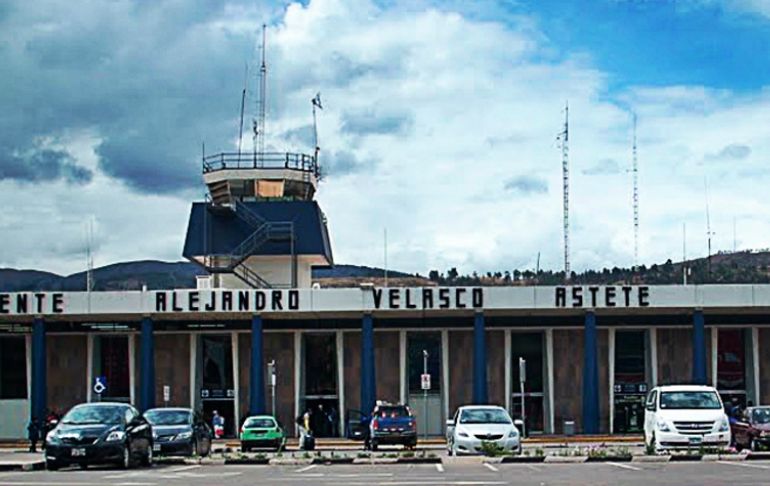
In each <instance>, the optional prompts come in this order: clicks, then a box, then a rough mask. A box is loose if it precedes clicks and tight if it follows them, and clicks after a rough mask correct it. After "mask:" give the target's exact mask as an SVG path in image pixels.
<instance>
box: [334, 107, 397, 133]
mask: <svg viewBox="0 0 770 486" xmlns="http://www.w3.org/2000/svg"><path fill="white" fill-rule="evenodd" d="M411 127H412V117H411V115H410V114H408V113H375V112H374V111H360V112H355V113H351V112H346V113H343V114H342V127H341V128H342V131H343V132H346V133H350V134H353V135H394V134H403V133H406V132H408V131H409V130H410V129H411Z"/></svg>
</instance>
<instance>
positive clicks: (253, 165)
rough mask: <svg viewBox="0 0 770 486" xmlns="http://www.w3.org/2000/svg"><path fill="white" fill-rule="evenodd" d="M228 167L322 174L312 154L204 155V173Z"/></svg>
mask: <svg viewBox="0 0 770 486" xmlns="http://www.w3.org/2000/svg"><path fill="white" fill-rule="evenodd" d="M226 169H290V170H297V171H302V172H308V173H312V174H313V175H315V176H316V177H318V176H319V175H320V172H319V169H318V161H317V160H316V158H315V157H314V156H312V155H307V154H299V153H290V152H266V153H237V152H222V153H218V154H213V155H206V156H204V157H203V173H204V174H206V173H208V172H214V171H217V170H226Z"/></svg>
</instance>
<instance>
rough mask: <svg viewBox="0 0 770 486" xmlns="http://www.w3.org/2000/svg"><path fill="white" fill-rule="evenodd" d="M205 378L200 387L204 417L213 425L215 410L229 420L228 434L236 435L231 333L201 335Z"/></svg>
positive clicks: (226, 426)
mask: <svg viewBox="0 0 770 486" xmlns="http://www.w3.org/2000/svg"><path fill="white" fill-rule="evenodd" d="M200 349H201V353H200V356H201V358H200V359H201V361H200V366H201V370H202V380H201V388H200V398H201V405H202V408H203V415H204V419H205V420H206V422H207V423H208V424H211V417H212V416H213V413H214V410H216V411H217V412H218V413H219V415H221V416H222V417H223V418H224V419H225V426H224V429H225V437H235V436H236V433H237V430H238V427H239V425H240V424H236V423H235V390H234V388H233V347H232V339H231V336H230V335H229V334H225V335H216V334H203V335H201V337H200Z"/></svg>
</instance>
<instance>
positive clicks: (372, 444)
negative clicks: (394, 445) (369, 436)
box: [369, 440, 377, 452]
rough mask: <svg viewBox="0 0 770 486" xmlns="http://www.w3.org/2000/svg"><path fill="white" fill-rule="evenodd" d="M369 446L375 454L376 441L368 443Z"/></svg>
mask: <svg viewBox="0 0 770 486" xmlns="http://www.w3.org/2000/svg"><path fill="white" fill-rule="evenodd" d="M369 446H370V447H371V449H372V451H374V452H376V451H377V441H376V440H372V441H371V442H370V443H369Z"/></svg>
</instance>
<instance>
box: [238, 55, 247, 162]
mask: <svg viewBox="0 0 770 486" xmlns="http://www.w3.org/2000/svg"><path fill="white" fill-rule="evenodd" d="M245 71H246V73H245V74H244V75H243V91H241V123H240V125H239V127H238V160H240V158H241V146H242V145H243V110H244V108H245V107H246V85H247V84H248V82H249V63H246V68H245Z"/></svg>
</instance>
